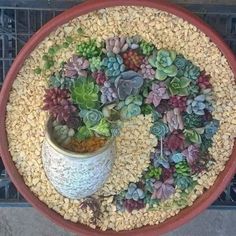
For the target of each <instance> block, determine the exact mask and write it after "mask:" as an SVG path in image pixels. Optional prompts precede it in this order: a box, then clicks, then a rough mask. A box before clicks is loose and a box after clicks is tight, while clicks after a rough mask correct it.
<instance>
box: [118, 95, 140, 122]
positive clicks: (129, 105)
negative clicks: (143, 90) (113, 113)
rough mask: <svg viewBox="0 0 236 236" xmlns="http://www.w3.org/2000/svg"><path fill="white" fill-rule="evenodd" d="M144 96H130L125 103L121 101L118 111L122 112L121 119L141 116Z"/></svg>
mask: <svg viewBox="0 0 236 236" xmlns="http://www.w3.org/2000/svg"><path fill="white" fill-rule="evenodd" d="M142 100H143V98H142V96H140V95H137V96H128V97H126V99H125V101H121V102H119V103H118V105H117V109H118V110H120V117H121V119H124V120H125V119H130V118H131V117H134V116H138V115H140V114H141V108H140V106H141V105H142Z"/></svg>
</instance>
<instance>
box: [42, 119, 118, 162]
mask: <svg viewBox="0 0 236 236" xmlns="http://www.w3.org/2000/svg"><path fill="white" fill-rule="evenodd" d="M51 123H52V119H51V118H48V119H47V121H46V124H45V138H46V141H47V142H48V143H49V145H50V146H51V147H52V148H53V149H54V150H55V151H57V152H58V153H60V154H62V155H64V156H69V157H72V158H78V159H87V158H91V157H94V156H97V155H99V154H101V153H103V152H104V151H105V150H107V149H108V148H109V147H110V146H111V145H112V144H113V143H114V140H115V139H114V138H109V139H108V140H107V142H106V143H105V145H104V146H102V147H101V148H99V149H98V150H96V151H95V152H87V153H77V152H73V151H69V150H67V149H65V148H63V147H61V146H59V145H58V144H57V143H56V142H55V140H53V138H52V135H51V132H50V126H51Z"/></svg>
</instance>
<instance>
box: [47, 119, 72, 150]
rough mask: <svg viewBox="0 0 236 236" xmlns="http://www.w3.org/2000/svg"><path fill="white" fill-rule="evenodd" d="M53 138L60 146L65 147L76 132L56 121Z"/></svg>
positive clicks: (53, 125)
mask: <svg viewBox="0 0 236 236" xmlns="http://www.w3.org/2000/svg"><path fill="white" fill-rule="evenodd" d="M52 127H53V130H52V136H53V138H54V140H55V141H56V142H57V143H58V144H60V145H65V144H67V143H69V142H70V140H71V138H72V137H73V136H74V134H75V131H74V130H73V129H72V128H69V127H68V126H66V125H61V124H60V123H59V122H57V121H54V122H53V123H52Z"/></svg>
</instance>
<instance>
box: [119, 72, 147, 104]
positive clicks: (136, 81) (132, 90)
mask: <svg viewBox="0 0 236 236" xmlns="http://www.w3.org/2000/svg"><path fill="white" fill-rule="evenodd" d="M142 85H143V78H142V77H141V76H140V75H139V74H138V73H136V72H134V71H131V70H130V71H125V72H123V73H121V74H120V76H118V77H117V78H116V80H115V87H116V89H117V93H118V97H119V99H120V100H125V99H126V98H127V97H128V96H130V95H137V94H138V93H139V91H140V88H141V86H142Z"/></svg>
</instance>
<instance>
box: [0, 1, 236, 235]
mask: <svg viewBox="0 0 236 236" xmlns="http://www.w3.org/2000/svg"><path fill="white" fill-rule="evenodd" d="M122 5H125V6H145V7H151V8H156V9H159V10H163V11H166V12H169V13H171V14H173V15H176V16H178V17H180V18H183V19H184V20H187V21H188V22H189V23H190V24H193V25H195V26H196V27H197V28H198V29H199V30H201V31H202V32H204V33H205V34H206V35H207V36H208V37H209V38H210V39H211V40H212V41H213V42H214V43H215V44H216V45H217V47H218V48H219V49H220V50H221V52H222V53H223V54H224V56H225V57H226V58H227V60H228V62H229V64H230V66H231V69H232V71H233V72H234V75H236V58H235V56H234V54H233V53H232V52H231V50H230V49H229V47H228V46H227V45H226V44H225V43H224V41H223V40H222V39H221V37H220V36H219V35H218V34H217V33H216V32H215V31H214V30H212V29H211V28H210V27H209V26H208V25H207V24H206V23H204V22H203V21H202V20H201V19H200V18H198V17H197V16H195V15H193V14H192V13H190V12H189V11H187V10H185V9H183V8H181V7H179V6H177V5H175V4H171V3H168V2H166V1H164V0H142V1H140V0H129V1H127V0H116V1H113V0H103V1H96V0H89V1H86V2H85V3H82V4H80V5H78V6H75V7H73V8H71V9H69V10H67V11H65V12H63V13H62V14H60V15H59V16H57V17H55V18H54V19H52V20H51V21H49V22H48V23H47V24H45V25H44V26H43V27H42V28H41V29H40V30H39V31H37V32H36V33H35V34H34V35H33V36H32V37H31V38H30V40H29V41H28V42H27V43H26V44H25V46H24V47H23V48H22V49H21V51H20V53H19V54H18V55H17V57H16V59H15V60H14V63H13V64H12V66H11V68H10V70H9V72H8V74H7V76H6V79H5V81H4V84H3V87H2V91H1V93H0V152H1V156H2V159H3V162H4V165H5V167H6V170H7V172H8V174H9V175H10V178H11V180H12V181H13V183H14V184H15V185H16V187H17V189H18V190H19V191H20V192H21V194H22V195H23V196H24V198H25V199H26V200H27V201H28V202H29V203H31V204H32V205H33V206H34V207H35V208H36V209H38V210H39V211H40V212H41V213H42V214H44V215H45V216H46V217H47V218H49V219H50V220H52V221H53V222H55V223H56V224H58V225H60V226H62V227H64V228H66V229H68V230H70V231H73V232H76V233H80V234H84V235H127V236H128V235H137V236H138V235H140V236H141V235H144V234H145V235H160V234H163V233H166V232H168V231H170V230H173V229H175V228H177V227H179V226H181V225H182V224H184V223H186V222H188V221H189V220H191V219H192V218H193V217H195V216H196V215H198V214H199V213H200V212H202V211H203V210H204V209H206V208H207V207H208V206H209V205H211V204H212V203H213V202H214V201H215V200H216V199H217V197H218V196H219V195H220V193H221V192H222V191H223V190H224V189H225V187H226V186H227V185H228V183H229V182H230V180H231V179H232V177H233V175H234V173H235V170H236V164H235V162H236V146H235V145H234V148H233V153H232V155H231V157H230V159H229V160H228V162H227V163H226V166H225V169H224V170H223V171H222V172H221V173H220V174H219V176H218V178H217V179H216V181H215V183H214V185H213V186H212V187H211V188H209V189H208V190H207V191H206V192H205V193H204V194H203V195H202V196H200V197H199V198H198V199H197V200H196V201H195V202H194V203H193V205H192V206H190V207H187V208H185V209H183V210H182V211H180V213H179V214H177V215H175V216H173V217H171V218H169V219H167V220H166V221H164V222H162V223H160V224H158V225H154V226H145V227H142V228H139V229H134V230H132V231H120V232H115V231H112V230H107V231H105V232H104V231H101V230H99V229H96V230H94V229H92V228H90V227H88V226H85V225H82V224H80V223H73V222H71V221H66V220H64V219H63V217H62V216H61V215H59V214H58V213H56V212H55V211H53V210H51V209H49V208H48V206H47V205H46V204H44V203H43V202H41V201H40V200H39V199H38V198H37V197H36V196H35V195H34V194H33V193H32V192H31V190H30V189H29V187H27V186H26V184H25V183H24V180H23V178H22V176H21V175H20V174H19V172H18V170H17V168H16V167H15V165H14V162H13V160H12V157H11V155H10V152H9V151H8V141H7V134H6V128H5V115H6V105H7V102H8V98H9V92H10V90H11V86H12V83H13V81H14V79H15V78H16V76H17V74H18V72H19V70H20V69H21V67H22V65H23V63H24V61H25V59H26V58H27V56H28V55H29V54H30V53H31V52H32V51H33V50H34V48H35V47H36V46H37V45H38V44H39V43H40V42H41V41H42V40H43V39H44V38H45V37H46V36H48V34H49V33H50V32H51V31H53V30H54V29H56V28H57V27H58V26H60V25H62V24H64V23H66V22H68V21H69V20H71V19H73V18H75V17H76V16H79V15H83V14H86V13H88V12H91V11H94V10H97V9H100V8H107V7H114V6H122Z"/></svg>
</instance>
